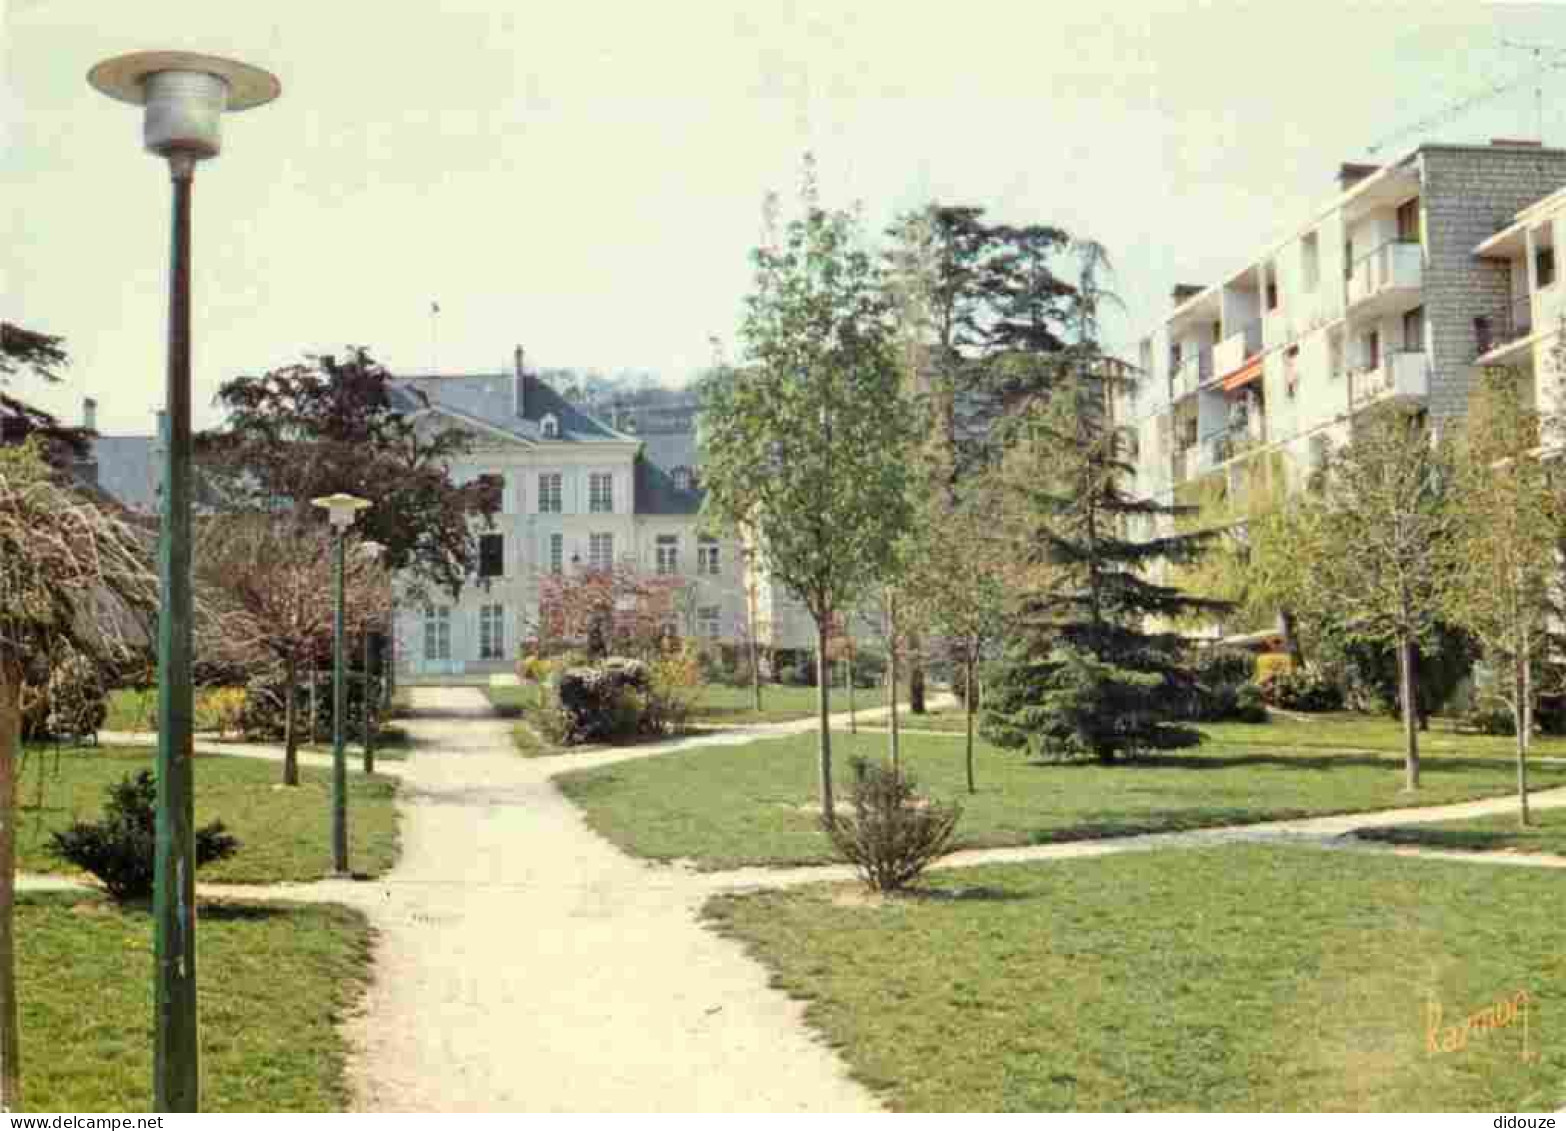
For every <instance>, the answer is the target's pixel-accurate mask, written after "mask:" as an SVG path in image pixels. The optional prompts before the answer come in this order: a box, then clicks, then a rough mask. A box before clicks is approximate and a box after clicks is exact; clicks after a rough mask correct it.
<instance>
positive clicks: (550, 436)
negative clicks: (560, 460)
mask: <svg viewBox="0 0 1566 1131" xmlns="http://www.w3.org/2000/svg"><path fill="white" fill-rule="evenodd" d="M539 427H540V429H541V430H542V431H543V434H544V439H546V440H558V439H560V418H559V417H557V416H556V415H555V414H554V413H552V412H546V413H545V414H544V419H543V420H542V421H540V422H539Z"/></svg>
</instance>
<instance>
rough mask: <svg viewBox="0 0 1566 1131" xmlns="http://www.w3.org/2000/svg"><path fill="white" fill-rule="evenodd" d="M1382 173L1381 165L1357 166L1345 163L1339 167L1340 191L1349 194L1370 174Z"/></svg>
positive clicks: (1348, 162)
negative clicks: (1350, 190)
mask: <svg viewBox="0 0 1566 1131" xmlns="http://www.w3.org/2000/svg"><path fill="white" fill-rule="evenodd" d="M1380 171H1381V166H1380V165H1357V164H1355V163H1354V162H1352V161H1345V162H1343V164H1341V165H1339V166H1338V191H1339V192H1348V190H1349V189H1351V188H1353V187H1354V186H1355V185H1357V184H1359V182H1360V181H1362V180H1364V179H1365V178H1366V177H1368V176H1370V174H1372V173H1379V172H1380Z"/></svg>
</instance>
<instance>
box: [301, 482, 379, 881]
mask: <svg viewBox="0 0 1566 1131" xmlns="http://www.w3.org/2000/svg"><path fill="white" fill-rule="evenodd" d="M311 502H313V503H314V504H315V505H316V506H318V507H320V508H321V509H322V510H324V511H325V512H326V517H327V519H328V520H329V521H330V522H331V524H332V529H333V530H334V531H335V532H336V538H335V541H336V543H337V545H336V550H335V553H334V555H333V566H332V587H333V589H335V590H336V599H335V603H334V605H333V609H332V871H333V872H335V873H336V874H337V875H338V876H339V877H346V876H348V875H349V874H350V873H349V871H348V756H347V754H346V753H345V752H344V750H343V733H344V730H345V728H346V725H347V715H348V696H347V694H346V687H345V684H344V679H343V545H344V543H345V542H346V541H347V538H348V528H349V527H350V526H352V525H353V520H354V516H355V515H357V514H358V513H359V512H360V511H362V510H363V509H364V508H365V507H367V506H369V505H370V504H369V503H368V502H366V501H365V500H364V499H358V498H355V497H354V496H352V495H345V494H343V493H341V492H338V493H337V494H335V495H326V496H324V497H322V498H319V499H312V500H311Z"/></svg>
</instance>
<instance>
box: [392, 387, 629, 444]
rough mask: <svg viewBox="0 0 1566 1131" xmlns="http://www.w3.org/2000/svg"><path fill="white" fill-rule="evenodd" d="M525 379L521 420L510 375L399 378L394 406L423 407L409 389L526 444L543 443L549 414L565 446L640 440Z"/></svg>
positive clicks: (434, 402)
mask: <svg viewBox="0 0 1566 1131" xmlns="http://www.w3.org/2000/svg"><path fill="white" fill-rule="evenodd" d="M523 380H524V381H525V382H526V385H525V386H524V399H525V401H526V404H525V405H524V410H525V411H524V414H523V415H521V416H518V415H517V413H516V405H515V398H516V388H515V378H514V377H512V376H511V375H510V374H509V373H490V374H464V375H461V376H451V377H429V376H416V377H403V378H399V379H398V381H397V384H396V386H394V389H395V390H396V392H395V393H394V394H393V395H394V399H395V402H394V403H396V405H397V407H398V408H400V409H402V410H403V411H404V412H412V411H415V410H416V409H417V408H419V407H422V404H421V402H420V401H419V398H418V397H414V396H408V395H406V390H407V389H416V390H418V391H419V392H421V393H423V394H424V395H425V396H426V397H428V398H429V400H430V403H431V404H438V405H441V406H443V407H446V408H450V409H453V410H455V411H457V412H460V413H463V414H464V415H466V416H469V417H472V418H473V419H475V420H481V421H483V422H484V423H485V424H488V425H490V426H491V427H493V428H499V429H501V430H503V431H506V432H510V433H511V434H512V435H514V436H519V437H521V438H522V439H524V440H542V439H543V419H544V417H545V416H546V415H548V414H550V413H553V414H554V416H555V418H556V419H557V420H558V421H559V422H560V439H561V440H564V441H567V442H569V441H573V440H574V441H579V442H580V441H584V440H585V441H593V440H634V439H636V437H635V436H631V435H628V434H626V433H624V432H617V431H615V430H614V429H613V428H611V427H609V425H607V424H605V423H604V422H603V421H601V420H599V419H597V418H596V417H593V416H589V415H588V414H587V413H586V412H583V411H582V410H581V409H580V408H578V407H577V406H576V405H574V404H572V403H571V402H570V401H568V400H566V399H565V398H564V397H562V396H561V395H560V394H559V393H557V392H555V390H553V389H551V388H550V387H549V386H548V385H546V384H545V383H544V382H542V381H540V380H539V379H538V378H536V377H532V376H529V377H525V378H524V379H523ZM399 386H401V388H399ZM398 394H402V395H401V396H400V397H399V396H398Z"/></svg>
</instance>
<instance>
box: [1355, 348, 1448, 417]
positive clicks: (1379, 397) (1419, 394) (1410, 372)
mask: <svg viewBox="0 0 1566 1131" xmlns="http://www.w3.org/2000/svg"><path fill="white" fill-rule="evenodd" d="M1429 394H1430V366H1429V362H1428V359H1427V358H1426V357H1425V353H1424V351H1423V350H1418V351H1415V350H1398V351H1395V352H1389V353H1387V354H1386V355H1385V356H1384V357H1382V358H1381V363H1380V364H1379V365H1377V366H1375V367H1374V368H1368V369H1351V370H1350V371H1349V410H1350V411H1357V410H1359V409H1361V408H1368V407H1369V406H1370V405H1372V404H1378V403H1381V402H1383V401H1396V402H1408V403H1411V404H1417V403H1422V402H1423V401H1424V399H1425V398H1426V397H1427V396H1428V395H1429Z"/></svg>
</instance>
